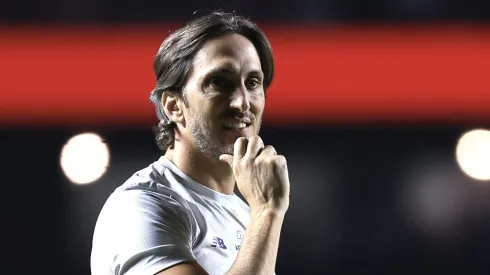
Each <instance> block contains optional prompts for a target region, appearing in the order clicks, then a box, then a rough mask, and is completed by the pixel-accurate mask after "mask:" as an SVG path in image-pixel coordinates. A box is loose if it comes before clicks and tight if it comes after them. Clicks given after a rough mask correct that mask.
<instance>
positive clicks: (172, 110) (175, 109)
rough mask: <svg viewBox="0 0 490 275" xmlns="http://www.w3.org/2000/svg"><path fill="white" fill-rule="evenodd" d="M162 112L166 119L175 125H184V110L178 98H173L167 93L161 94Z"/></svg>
mask: <svg viewBox="0 0 490 275" xmlns="http://www.w3.org/2000/svg"><path fill="white" fill-rule="evenodd" d="M161 104H162V106H163V110H164V112H165V115H167V117H168V118H169V119H170V120H171V121H173V122H175V123H184V122H185V118H184V110H183V107H184V106H183V104H182V100H180V98H179V97H177V96H175V95H174V94H172V93H169V92H163V93H162V102H161Z"/></svg>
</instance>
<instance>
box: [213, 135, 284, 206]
mask: <svg viewBox="0 0 490 275" xmlns="http://www.w3.org/2000/svg"><path fill="white" fill-rule="evenodd" d="M220 160H221V161H225V162H227V163H228V164H229V165H230V166H231V167H232V170H233V174H234V175H235V180H236V183H237V186H238V189H239V190H240V192H241V193H242V195H243V197H244V198H245V200H247V202H248V203H249V205H250V208H251V210H252V212H263V211H268V212H273V213H282V214H285V212H286V211H287V209H288V207H289V190H290V187H289V175H288V169H287V162H286V158H285V157H284V156H282V155H278V154H277V153H276V150H275V149H274V147H272V146H270V145H269V146H265V147H264V143H263V141H262V139H261V138H260V137H259V136H254V137H251V138H250V139H248V140H247V139H246V138H244V137H241V138H238V139H237V140H236V142H235V146H234V153H233V156H232V155H227V154H223V155H221V156H220Z"/></svg>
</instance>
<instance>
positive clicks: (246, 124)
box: [223, 122, 251, 130]
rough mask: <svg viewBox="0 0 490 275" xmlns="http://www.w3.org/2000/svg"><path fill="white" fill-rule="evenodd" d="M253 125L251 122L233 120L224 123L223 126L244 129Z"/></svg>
mask: <svg viewBox="0 0 490 275" xmlns="http://www.w3.org/2000/svg"><path fill="white" fill-rule="evenodd" d="M250 125H251V123H250V122H231V123H224V124H223V128H224V129H225V130H243V129H245V128H247V127H249V126H250Z"/></svg>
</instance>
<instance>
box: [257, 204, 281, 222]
mask: <svg viewBox="0 0 490 275" xmlns="http://www.w3.org/2000/svg"><path fill="white" fill-rule="evenodd" d="M285 215H286V211H285V210H282V209H279V208H277V207H270V206H267V205H264V206H261V207H251V213H250V216H251V218H255V219H261V218H264V219H268V220H269V219H284V216H285Z"/></svg>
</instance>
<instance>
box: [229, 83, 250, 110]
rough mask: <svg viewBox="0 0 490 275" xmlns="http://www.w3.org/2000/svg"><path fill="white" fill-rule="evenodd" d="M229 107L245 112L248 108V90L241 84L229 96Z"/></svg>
mask: <svg viewBox="0 0 490 275" xmlns="http://www.w3.org/2000/svg"><path fill="white" fill-rule="evenodd" d="M230 107H231V108H233V109H235V110H239V111H240V112H242V113H245V112H246V111H248V110H249V109H250V101H249V98H248V92H247V89H246V87H244V86H243V85H242V86H241V87H238V88H237V89H236V90H235V92H234V93H233V94H232V96H231V102H230Z"/></svg>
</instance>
